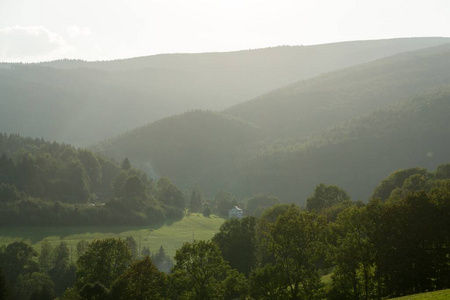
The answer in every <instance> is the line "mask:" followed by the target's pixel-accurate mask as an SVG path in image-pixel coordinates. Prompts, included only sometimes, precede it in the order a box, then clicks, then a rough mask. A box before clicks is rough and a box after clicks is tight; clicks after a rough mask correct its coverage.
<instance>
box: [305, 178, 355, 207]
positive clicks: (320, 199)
mask: <svg viewBox="0 0 450 300" xmlns="http://www.w3.org/2000/svg"><path fill="white" fill-rule="evenodd" d="M350 201H351V200H350V196H349V195H348V194H347V193H346V192H345V191H344V190H343V189H341V188H339V187H338V186H337V185H328V186H327V185H325V184H323V183H321V184H319V185H318V186H316V188H315V189H314V194H313V195H312V196H311V197H309V198H308V199H307V200H306V207H307V208H308V210H310V211H311V210H316V211H318V212H320V211H321V210H323V209H324V208H330V207H332V206H335V205H340V204H343V203H346V202H350Z"/></svg>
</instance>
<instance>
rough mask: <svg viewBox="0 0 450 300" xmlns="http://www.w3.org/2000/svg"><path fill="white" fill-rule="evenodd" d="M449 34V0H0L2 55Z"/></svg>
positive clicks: (126, 52) (121, 54)
mask: <svg viewBox="0 0 450 300" xmlns="http://www.w3.org/2000/svg"><path fill="white" fill-rule="evenodd" d="M425 36H441V37H450V1H448V0H427V1H423V0H420V1H417V0H378V1H373V0H292V1H291V0H289V1H288V0H272V1H265V0H221V1H219V0H141V1H137V0H0V62H2V61H3V62H36V61H49V60H55V59H63V58H70V59H83V60H111V59H120V58H129V57H136V56H146V55H153V54H161V53H198V52H221V51H234V50H244V49H255V48H265V47H274V46H280V45H314V44H324V43H332V42H340V41H351V40H369V39H384V38H396V37H425Z"/></svg>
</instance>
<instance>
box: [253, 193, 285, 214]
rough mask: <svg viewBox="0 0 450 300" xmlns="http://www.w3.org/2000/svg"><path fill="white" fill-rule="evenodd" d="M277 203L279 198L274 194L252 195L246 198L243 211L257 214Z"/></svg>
mask: <svg viewBox="0 0 450 300" xmlns="http://www.w3.org/2000/svg"><path fill="white" fill-rule="evenodd" d="M277 204H280V200H279V199H278V198H277V197H275V196H268V195H262V194H259V195H254V196H253V197H251V198H250V199H249V200H248V202H247V205H246V207H245V211H246V213H247V214H249V215H254V216H259V215H261V213H262V212H263V211H264V210H266V209H267V208H269V207H272V206H274V205H277Z"/></svg>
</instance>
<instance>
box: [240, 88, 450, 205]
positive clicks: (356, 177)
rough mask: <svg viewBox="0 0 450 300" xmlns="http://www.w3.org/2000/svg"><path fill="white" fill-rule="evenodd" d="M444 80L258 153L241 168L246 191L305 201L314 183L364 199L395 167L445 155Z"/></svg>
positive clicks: (448, 102) (442, 159)
mask: <svg viewBox="0 0 450 300" xmlns="http://www.w3.org/2000/svg"><path fill="white" fill-rule="evenodd" d="M449 115H450V86H442V87H435V88H433V89H431V90H430V91H428V92H427V93H425V94H423V95H421V96H417V97H414V98H412V99H410V100H408V101H405V102H402V103H401V104H397V105H393V106H391V107H388V108H383V109H380V110H377V111H375V112H373V113H370V114H369V115H366V116H361V117H358V118H356V119H353V120H349V121H347V122H345V123H343V124H340V125H338V126H336V127H334V128H332V129H330V130H328V131H326V132H325V133H323V134H321V135H319V136H317V137H315V138H312V139H310V140H309V141H307V142H305V143H301V144H297V145H291V146H290V147H286V148H282V149H279V150H277V151H274V152H271V153H267V154H266V155H260V156H259V157H256V158H254V159H252V160H250V161H248V162H247V163H246V164H245V165H244V166H243V167H242V170H243V172H245V175H244V177H243V178H242V179H241V180H244V181H245V182H246V183H247V185H248V187H249V190H250V192H253V193H255V192H263V193H271V194H275V195H278V196H280V198H281V199H283V200H285V201H295V202H299V203H303V204H304V203H305V200H306V198H307V197H308V195H309V194H311V193H312V191H313V189H314V187H315V186H316V185H317V184H319V183H326V184H337V185H338V186H340V187H342V188H344V189H345V190H346V191H348V192H349V194H350V195H351V196H352V197H353V198H354V199H361V200H367V199H368V197H369V196H370V194H371V191H372V190H373V189H374V188H375V186H376V184H377V183H378V182H380V181H381V179H383V178H384V177H386V176H387V175H388V174H390V173H391V172H393V171H394V170H397V169H404V168H411V167H417V166H419V167H424V168H428V169H434V168H436V166H437V165H439V164H442V163H447V162H449V161H450V131H449V130H448V128H450V118H449V117H448V116H449Z"/></svg>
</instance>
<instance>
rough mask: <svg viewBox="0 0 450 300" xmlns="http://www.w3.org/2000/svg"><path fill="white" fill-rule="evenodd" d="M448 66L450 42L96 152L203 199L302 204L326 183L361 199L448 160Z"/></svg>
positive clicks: (139, 133) (184, 120)
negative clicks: (191, 189)
mask: <svg viewBox="0 0 450 300" xmlns="http://www.w3.org/2000/svg"><path fill="white" fill-rule="evenodd" d="M449 63H450V46H440V47H436V48H433V49H427V50H418V51H415V52H409V53H405V54H401V55H396V56H393V57H390V58H386V59H381V60H377V61H375V62H373V63H369V64H364V65H361V66H357V67H353V68H349V69H344V70H341V71H336V72H333V73H330V74H326V75H322V76H319V77H317V78H314V79H310V80H306V81H304V82H300V83H297V84H294V85H290V86H288V87H286V88H283V89H279V90H276V91H274V92H272V93H269V94H267V95H264V96H262V97H260V98H257V99H255V100H253V101H250V102H248V103H245V104H242V105H239V106H236V107H233V108H231V109H229V110H226V111H225V112H224V113H222V114H218V113H211V112H200V111H196V112H191V113H187V114H183V115H179V116H176V117H172V118H167V119H164V120H162V121H159V122H156V123H153V124H150V125H147V126H145V127H141V128H139V129H136V130H133V131H131V132H129V133H127V134H124V135H122V136H119V137H117V138H115V139H112V140H110V141H107V142H104V143H102V144H101V145H100V146H98V147H96V148H95V149H96V150H97V151H101V152H102V153H105V154H107V155H111V156H112V157H114V158H115V159H117V160H120V159H123V158H124V157H125V156H127V157H129V158H130V159H131V160H132V161H133V162H135V163H136V165H137V166H140V167H141V168H142V167H144V165H145V163H147V162H148V163H149V165H150V166H151V167H152V169H151V170H152V171H153V173H152V174H154V175H156V176H160V175H166V176H169V177H170V178H173V180H174V182H175V183H176V184H177V185H180V186H182V187H188V186H192V185H194V186H195V185H198V186H200V187H201V188H202V189H203V190H204V191H205V192H207V193H209V194H214V193H216V192H217V191H218V190H220V189H222V190H227V191H230V192H232V193H234V194H236V195H239V196H249V195H253V194H257V193H267V194H273V195H277V196H279V197H280V198H281V199H282V200H284V201H296V202H299V203H304V201H305V199H306V198H307V196H308V195H310V194H311V193H312V191H313V189H314V187H315V185H317V184H319V183H321V182H323V183H326V184H338V185H340V186H341V187H343V188H344V189H346V190H347V191H348V192H349V194H350V195H351V196H352V197H354V198H359V199H362V200H366V199H367V198H368V196H369V195H370V193H371V191H372V189H373V188H374V187H375V185H376V184H377V183H378V182H379V181H380V180H381V179H382V178H384V177H385V176H387V174H389V173H391V172H392V171H394V170H396V169H400V168H408V167H414V166H421V167H426V168H430V169H432V168H434V167H436V166H437V165H438V164H440V163H444V162H447V161H450V156H448V155H447V153H448V152H449V151H448V150H449V149H448V146H449V144H448V142H447V141H448V140H450V139H449V138H450V136H448V134H447V131H448V128H449V127H448V125H450V124H448V121H447V119H448V115H449V114H448V113H450V111H448V107H447V106H446V104H447V103H450V98H449V97H448V95H449V92H448V88H447V86H446V85H445V84H448V82H450V71H449V70H450V68H449V67H450V66H449ZM430 90H431V91H430ZM424 91H429V92H427V93H425V94H424V96H421V97H419V98H415V100H409V101H407V102H405V103H403V104H399V103H401V102H402V101H404V100H405V99H408V98H409V97H412V96H411V95H414V94H416V95H417V94H423V93H424ZM277 96H279V97H277ZM319 96H320V97H319ZM305 103H307V104H308V105H305ZM244 108H245V109H244ZM247 108H248V110H247ZM250 108H252V109H253V110H252V109H250ZM237 112H242V113H237ZM430 112H432V113H430ZM226 113H233V114H234V116H233V117H229V116H227V115H226ZM246 113H248V114H246ZM296 116H297V117H296ZM343 122H344V123H343ZM302 124H303V126H300V125H302ZM146 170H147V171H149V169H148V168H147V169H146Z"/></svg>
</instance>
